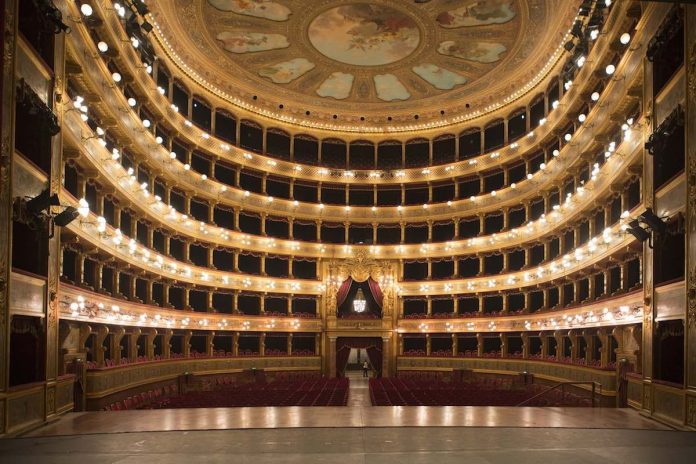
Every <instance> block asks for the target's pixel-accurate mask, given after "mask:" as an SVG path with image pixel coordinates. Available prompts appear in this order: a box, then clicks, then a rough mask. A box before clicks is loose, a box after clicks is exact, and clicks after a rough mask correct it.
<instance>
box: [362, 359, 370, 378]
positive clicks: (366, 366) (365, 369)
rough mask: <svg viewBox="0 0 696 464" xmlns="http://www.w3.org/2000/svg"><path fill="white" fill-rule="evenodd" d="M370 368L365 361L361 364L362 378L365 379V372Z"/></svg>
mask: <svg viewBox="0 0 696 464" xmlns="http://www.w3.org/2000/svg"><path fill="white" fill-rule="evenodd" d="M369 368H370V365H369V364H367V361H365V362H364V363H363V377H367V370H368V369H369Z"/></svg>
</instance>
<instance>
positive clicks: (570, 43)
mask: <svg viewBox="0 0 696 464" xmlns="http://www.w3.org/2000/svg"><path fill="white" fill-rule="evenodd" d="M574 46H575V42H573V41H572V40H569V41H567V42H566V43H565V45H563V48H565V49H566V50H567V51H571V50H572V49H573V47H574Z"/></svg>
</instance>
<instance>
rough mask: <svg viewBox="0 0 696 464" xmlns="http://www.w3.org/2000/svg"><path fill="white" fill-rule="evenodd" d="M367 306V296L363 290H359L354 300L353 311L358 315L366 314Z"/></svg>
mask: <svg viewBox="0 0 696 464" xmlns="http://www.w3.org/2000/svg"><path fill="white" fill-rule="evenodd" d="M366 306H367V301H365V294H364V293H363V291H362V288H359V289H358V293H356V294H355V298H354V299H353V311H355V312H356V313H363V312H365V307H366Z"/></svg>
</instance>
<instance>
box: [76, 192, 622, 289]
mask: <svg viewBox="0 0 696 464" xmlns="http://www.w3.org/2000/svg"><path fill="white" fill-rule="evenodd" d="M78 212H79V214H80V215H81V216H82V217H83V218H84V217H86V216H87V215H88V214H89V207H88V205H87V202H86V201H84V199H81V200H80V201H79V205H78ZM629 219H630V216H629V214H628V212H627V211H625V212H624V213H623V214H622V219H621V221H620V224H619V227H618V228H617V227H614V228H606V229H604V231H602V233H601V235H599V236H598V237H593V238H592V239H591V240H590V241H589V243H588V244H587V245H586V246H581V247H577V248H576V249H575V250H573V251H572V252H570V253H568V254H566V255H564V256H562V257H560V258H558V259H556V260H554V261H552V262H551V263H549V264H547V265H545V266H539V267H538V268H537V269H536V270H535V271H525V272H524V273H523V274H522V275H521V276H515V275H510V276H509V277H507V279H504V278H503V279H485V278H476V279H470V280H468V281H467V282H466V285H464V284H463V283H455V285H454V286H453V284H452V283H437V284H431V283H423V282H405V283H402V286H401V287H398V288H396V291H397V293H399V294H404V295H406V294H422V293H430V292H431V290H432V291H438V290H440V291H445V292H453V291H454V292H457V291H460V290H463V289H466V291H468V292H474V291H482V290H484V291H485V290H489V289H492V288H497V287H500V286H501V285H503V286H506V285H507V286H512V285H517V284H520V283H525V284H527V285H533V284H538V283H540V282H541V281H542V279H545V278H557V277H560V276H561V275H564V274H566V273H567V272H569V271H570V270H571V269H573V268H576V267H579V266H582V265H583V263H585V262H587V261H589V260H591V259H592V258H593V257H594V255H596V254H597V253H598V252H603V251H605V250H607V249H608V248H609V247H610V246H611V244H612V243H613V242H615V241H616V240H617V239H619V240H621V239H622V236H625V232H623V230H625V224H626V222H627V221H628V220H629ZM80 224H81V225H83V229H84V225H94V226H95V230H96V232H97V233H98V234H99V236H100V237H101V238H102V240H106V241H108V242H110V243H111V244H113V246H114V247H115V248H116V249H117V250H119V251H120V250H121V248H123V247H125V246H126V245H124V242H125V240H126V239H125V238H124V236H123V234H122V232H121V231H120V230H119V229H115V230H114V231H112V232H111V233H108V232H107V224H106V220H105V219H104V218H103V217H101V216H100V217H98V218H97V220H96V223H90V222H85V221H81V222H80ZM614 229H617V230H614ZM127 249H128V250H127V254H128V255H129V256H131V257H133V258H135V259H137V260H138V261H142V262H143V263H145V264H147V265H149V266H152V267H154V268H155V269H157V270H160V271H164V272H169V273H171V274H174V275H181V276H183V277H185V278H188V279H198V280H201V281H203V282H206V283H218V284H222V285H224V286H229V285H231V284H232V285H234V284H233V283H232V282H231V279H230V277H229V275H222V276H220V277H213V276H211V275H210V273H209V272H208V271H207V270H200V269H199V270H197V271H196V272H194V270H193V269H192V268H191V267H190V266H184V265H182V264H181V263H177V262H176V261H174V260H171V259H167V260H165V258H164V257H163V256H162V255H160V254H159V253H157V252H155V251H152V250H150V249H148V248H146V247H143V246H138V243H137V242H136V241H135V239H130V240H128V242H127ZM232 275H237V277H238V278H241V282H239V281H238V282H237V284H239V283H241V287H243V288H250V287H252V285H253V283H254V282H253V281H252V279H251V278H250V277H243V278H242V277H241V275H238V274H232ZM257 280H261V282H258V284H261V286H262V288H261V290H262V291H269V290H270V291H275V290H278V291H280V290H281V289H282V287H285V289H286V290H288V291H290V292H292V293H294V292H299V291H302V290H304V289H305V288H306V286H307V285H306V284H301V283H300V282H297V281H294V282H287V281H286V283H285V284H284V285H281V282H278V280H285V279H278V280H276V279H257ZM264 280H265V284H264V283H263V281H264ZM310 287H311V286H310ZM324 290H325V286H324V285H323V284H319V285H316V286H315V287H314V291H315V292H317V293H321V292H323V291H324ZM309 291H312V290H311V289H310V290H309Z"/></svg>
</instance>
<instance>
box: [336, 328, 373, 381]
mask: <svg viewBox="0 0 696 464" xmlns="http://www.w3.org/2000/svg"><path fill="white" fill-rule="evenodd" d="M351 348H361V349H366V350H367V356H368V358H370V364H371V365H372V368H373V369H374V370H375V371H377V375H378V376H380V375H381V373H382V339H380V338H362V337H339V338H338V340H336V373H337V375H339V376H342V375H344V373H345V370H346V366H347V365H348V357H349V356H350V349H351Z"/></svg>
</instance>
